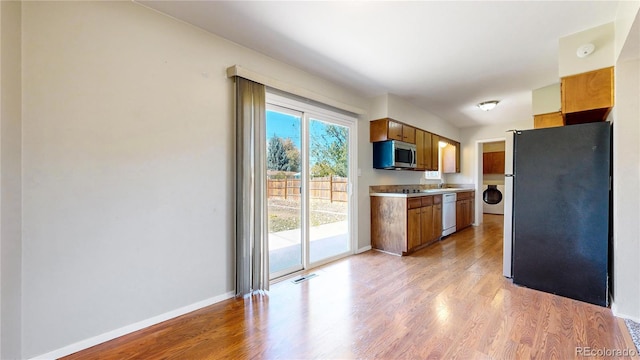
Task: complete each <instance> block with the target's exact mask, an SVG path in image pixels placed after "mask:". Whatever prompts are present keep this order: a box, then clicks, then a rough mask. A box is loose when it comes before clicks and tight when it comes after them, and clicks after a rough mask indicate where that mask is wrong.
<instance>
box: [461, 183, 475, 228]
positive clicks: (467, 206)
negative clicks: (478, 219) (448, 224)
mask: <svg viewBox="0 0 640 360" xmlns="http://www.w3.org/2000/svg"><path fill="white" fill-rule="evenodd" d="M475 194H476V192H475V191H465V192H459V193H458V194H457V201H456V231H460V230H462V229H464V228H466V227H468V226H471V224H473V219H474V213H475Z"/></svg>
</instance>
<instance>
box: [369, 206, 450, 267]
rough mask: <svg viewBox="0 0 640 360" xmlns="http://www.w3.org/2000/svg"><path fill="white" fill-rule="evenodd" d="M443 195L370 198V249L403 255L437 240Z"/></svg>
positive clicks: (440, 230)
mask: <svg viewBox="0 0 640 360" xmlns="http://www.w3.org/2000/svg"><path fill="white" fill-rule="evenodd" d="M441 235H442V195H431V196H420V197H412V198H401V197H385V196H372V197H371V246H372V247H373V248H375V249H379V250H383V251H386V252H389V253H393V254H397V255H406V254H409V253H411V252H413V251H415V250H417V249H420V248H422V247H424V246H427V245H429V244H431V243H433V242H435V241H437V240H439V239H440V237H441Z"/></svg>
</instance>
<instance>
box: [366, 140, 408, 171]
mask: <svg viewBox="0 0 640 360" xmlns="http://www.w3.org/2000/svg"><path fill="white" fill-rule="evenodd" d="M373 167H374V169H415V167H416V146H415V145H414V144H409V143H406V142H403V141H397V140H387V141H379V142H374V143H373Z"/></svg>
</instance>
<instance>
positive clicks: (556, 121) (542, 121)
mask: <svg viewBox="0 0 640 360" xmlns="http://www.w3.org/2000/svg"><path fill="white" fill-rule="evenodd" d="M557 126H564V118H563V117H562V112H560V111H556V112H552V113H548V114H540V115H534V116H533V128H534V129H542V128H549V127H557Z"/></svg>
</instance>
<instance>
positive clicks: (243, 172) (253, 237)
mask: <svg viewBox="0 0 640 360" xmlns="http://www.w3.org/2000/svg"><path fill="white" fill-rule="evenodd" d="M235 81H236V296H245V295H249V294H251V293H253V292H254V291H258V292H262V291H267V290H269V249H268V234H267V223H266V204H265V200H264V199H265V193H266V159H265V156H266V155H265V153H266V149H267V147H266V139H265V132H266V129H265V116H266V115H265V108H266V104H265V86H264V85H262V84H258V83H255V82H253V81H250V80H247V79H244V78H241V77H235Z"/></svg>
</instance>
